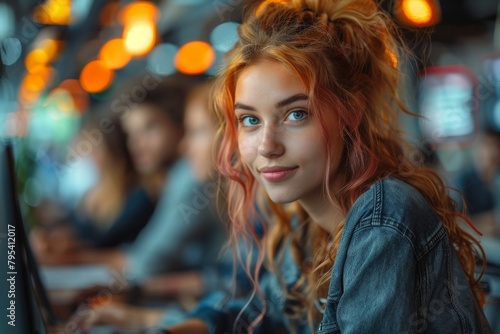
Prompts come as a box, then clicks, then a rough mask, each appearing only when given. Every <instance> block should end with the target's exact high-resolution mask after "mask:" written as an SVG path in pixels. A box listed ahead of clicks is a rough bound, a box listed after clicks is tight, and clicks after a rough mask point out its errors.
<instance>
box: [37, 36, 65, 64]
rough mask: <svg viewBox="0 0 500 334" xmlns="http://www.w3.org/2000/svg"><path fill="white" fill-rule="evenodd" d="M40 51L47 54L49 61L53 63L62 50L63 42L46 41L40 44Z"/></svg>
mask: <svg viewBox="0 0 500 334" xmlns="http://www.w3.org/2000/svg"><path fill="white" fill-rule="evenodd" d="M40 49H42V50H43V51H44V52H45V54H46V56H47V61H52V60H54V58H55V57H56V56H57V54H58V53H59V50H60V49H61V42H60V41H55V40H53V39H46V40H43V41H42V42H41V43H40Z"/></svg>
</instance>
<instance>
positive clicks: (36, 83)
mask: <svg viewBox="0 0 500 334" xmlns="http://www.w3.org/2000/svg"><path fill="white" fill-rule="evenodd" d="M52 75H53V70H52V69H51V68H49V67H40V68H38V69H37V71H35V72H28V73H27V74H26V76H25V77H24V79H23V81H22V83H21V85H22V87H23V88H24V89H26V90H27V91H30V92H40V91H41V90H42V89H44V88H45V87H46V86H47V84H48V83H49V81H50V80H52Z"/></svg>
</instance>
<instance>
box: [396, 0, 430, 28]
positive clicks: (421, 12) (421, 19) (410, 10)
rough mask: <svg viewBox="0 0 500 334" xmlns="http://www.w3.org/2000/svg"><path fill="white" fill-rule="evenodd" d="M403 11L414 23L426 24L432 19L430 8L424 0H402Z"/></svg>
mask: <svg viewBox="0 0 500 334" xmlns="http://www.w3.org/2000/svg"><path fill="white" fill-rule="evenodd" d="M403 13H404V15H405V16H406V17H407V18H408V19H409V20H410V21H412V22H415V23H416V24H428V23H429V22H431V20H432V8H431V6H430V4H429V3H428V2H427V1H426V0H404V1H403Z"/></svg>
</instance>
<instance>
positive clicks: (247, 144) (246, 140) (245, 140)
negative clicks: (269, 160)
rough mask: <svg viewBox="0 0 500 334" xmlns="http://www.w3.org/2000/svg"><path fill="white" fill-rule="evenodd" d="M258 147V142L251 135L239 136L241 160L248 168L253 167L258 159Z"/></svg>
mask: <svg viewBox="0 0 500 334" xmlns="http://www.w3.org/2000/svg"><path fill="white" fill-rule="evenodd" d="M257 145H258V144H257V141H256V140H255V139H254V138H253V137H252V136H250V135H247V134H240V135H239V136H238V149H239V151H240V155H241V158H242V159H243V161H244V162H245V163H246V164H247V165H248V166H251V165H252V162H253V161H254V160H255V158H256V157H257Z"/></svg>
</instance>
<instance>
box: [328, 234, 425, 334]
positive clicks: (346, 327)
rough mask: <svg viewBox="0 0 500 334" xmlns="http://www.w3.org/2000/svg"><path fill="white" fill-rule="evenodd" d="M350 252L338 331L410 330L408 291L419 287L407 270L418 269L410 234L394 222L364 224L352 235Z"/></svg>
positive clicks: (341, 298)
mask: <svg viewBox="0 0 500 334" xmlns="http://www.w3.org/2000/svg"><path fill="white" fill-rule="evenodd" d="M388 254H391V256H387V255H388ZM347 257H348V258H349V261H348V262H346V264H345V266H344V273H343V279H344V291H343V294H342V296H341V297H340V298H339V302H338V306H337V321H338V326H339V329H340V331H341V332H342V333H401V332H404V331H407V330H408V324H409V322H408V320H407V319H409V318H410V317H411V315H412V313H414V310H415V301H414V300H412V298H411V296H413V295H414V293H409V292H411V291H413V292H415V291H416V290H417V286H416V281H415V276H414V275H408V273H414V272H415V271H416V268H415V260H414V255H413V251H412V245H411V243H410V242H409V240H408V239H407V238H406V237H405V236H403V235H402V234H401V233H400V232H399V231H397V230H395V229H393V228H391V227H386V226H384V227H377V228H372V227H365V228H361V229H359V230H357V231H356V232H355V233H354V234H353V236H352V241H351V247H350V248H349V250H348V252H347ZM329 297H330V296H329ZM331 298H335V296H331ZM353 315H356V316H353Z"/></svg>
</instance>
